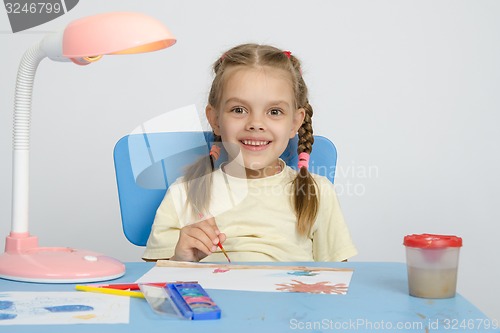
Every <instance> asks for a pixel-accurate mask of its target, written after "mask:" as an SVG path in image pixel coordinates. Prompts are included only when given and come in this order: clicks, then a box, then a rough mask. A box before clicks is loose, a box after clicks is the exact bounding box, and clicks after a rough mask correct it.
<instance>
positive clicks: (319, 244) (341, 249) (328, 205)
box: [312, 178, 358, 261]
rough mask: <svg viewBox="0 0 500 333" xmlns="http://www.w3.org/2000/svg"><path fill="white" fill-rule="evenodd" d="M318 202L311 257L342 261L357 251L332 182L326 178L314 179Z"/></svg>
mask: <svg viewBox="0 0 500 333" xmlns="http://www.w3.org/2000/svg"><path fill="white" fill-rule="evenodd" d="M316 181H317V183H318V187H319V194H320V199H319V200H320V203H319V210H318V216H317V219H316V222H315V225H314V226H313V230H312V233H313V234H312V239H313V257H314V260H315V261H343V260H346V259H348V258H350V257H352V256H354V255H356V254H357V253H358V251H357V249H356V247H355V246H354V243H353V241H352V239H351V234H350V232H349V229H348V227H347V224H346V223H345V221H344V216H343V214H342V211H341V209H340V204H339V201H338V199H337V194H336V193H335V189H334V186H333V184H332V183H331V182H330V181H329V180H328V179H326V178H324V179H316Z"/></svg>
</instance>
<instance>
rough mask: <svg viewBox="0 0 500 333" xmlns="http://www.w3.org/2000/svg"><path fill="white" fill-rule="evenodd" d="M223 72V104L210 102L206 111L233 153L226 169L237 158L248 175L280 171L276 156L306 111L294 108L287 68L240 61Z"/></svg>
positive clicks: (295, 130) (236, 161) (263, 174)
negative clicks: (255, 65) (212, 104)
mask: <svg viewBox="0 0 500 333" xmlns="http://www.w3.org/2000/svg"><path fill="white" fill-rule="evenodd" d="M225 75H227V77H226V81H225V84H224V87H223V89H224V90H223V93H222V98H221V102H220V105H219V106H218V109H215V108H214V107H213V106H210V105H209V106H207V109H206V113H207V118H208V120H209V122H210V125H211V126H212V129H213V130H214V132H215V134H216V135H220V136H221V137H222V142H223V144H224V148H225V149H226V150H227V152H228V154H229V157H230V163H229V164H228V167H227V168H226V172H228V173H231V172H230V171H229V170H230V169H231V167H232V168H233V170H234V167H235V163H237V164H240V165H243V166H244V168H245V171H246V176H247V177H252V178H262V177H266V176H270V175H273V174H276V173H277V172H278V170H279V168H280V165H279V160H278V158H279V156H280V155H281V154H282V153H283V152H284V151H285V149H286V147H287V145H288V140H289V139H290V138H293V137H294V136H295V134H296V133H297V131H298V129H299V128H300V126H301V125H302V122H303V120H304V115H305V111H304V110H303V109H296V108H295V99H294V95H293V89H292V85H291V82H290V79H289V77H288V75H289V74H288V73H287V72H285V71H284V70H281V69H274V68H270V67H259V68H246V67H236V68H232V69H229V70H228V72H226V73H225ZM240 154H241V155H240ZM239 155H240V156H239ZM240 169H241V167H240ZM236 173H237V172H236Z"/></svg>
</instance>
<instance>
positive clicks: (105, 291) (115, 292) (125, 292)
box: [75, 285, 144, 298]
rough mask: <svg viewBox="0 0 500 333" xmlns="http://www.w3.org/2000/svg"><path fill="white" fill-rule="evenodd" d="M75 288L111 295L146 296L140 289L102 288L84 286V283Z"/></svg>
mask: <svg viewBox="0 0 500 333" xmlns="http://www.w3.org/2000/svg"><path fill="white" fill-rule="evenodd" d="M75 289H76V290H79V291H88V292H93V293H102V294H110V295H118V296H130V297H138V298H144V295H143V294H142V293H141V292H140V291H131V290H120V289H111V288H100V287H91V286H82V285H76V286H75Z"/></svg>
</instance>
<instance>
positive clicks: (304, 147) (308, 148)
mask: <svg viewBox="0 0 500 333" xmlns="http://www.w3.org/2000/svg"><path fill="white" fill-rule="evenodd" d="M303 109H304V110H305V117H304V122H303V123H302V126H300V128H299V131H298V133H299V142H298V147H297V153H298V154H300V153H308V154H310V153H311V152H312V145H313V143H314V136H313V128H312V116H313V109H312V106H311V105H310V104H309V102H306V105H305V106H304V107H303Z"/></svg>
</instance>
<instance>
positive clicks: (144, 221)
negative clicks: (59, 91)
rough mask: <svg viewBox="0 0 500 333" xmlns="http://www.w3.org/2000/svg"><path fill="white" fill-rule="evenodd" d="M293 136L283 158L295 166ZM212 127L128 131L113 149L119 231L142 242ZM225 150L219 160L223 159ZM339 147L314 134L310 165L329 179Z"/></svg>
mask: <svg viewBox="0 0 500 333" xmlns="http://www.w3.org/2000/svg"><path fill="white" fill-rule="evenodd" d="M297 141H298V138H297V136H296V137H295V138H294V139H291V140H290V142H289V144H288V147H287V148H286V150H285V152H284V153H283V155H281V158H282V159H283V160H284V161H285V163H286V164H287V165H289V166H291V167H292V168H294V169H296V168H297V162H298V156H297ZM211 142H213V134H212V133H211V132H162V133H141V134H130V135H127V136H125V137H123V138H121V139H120V140H119V141H118V142H117V143H116V146H115V149H114V161H115V171H116V182H117V185H118V197H119V201H120V211H121V216H122V226H123V232H124V233H125V236H126V237H127V239H128V240H129V241H130V242H131V243H132V244H135V245H138V246H145V245H146V242H147V240H148V238H149V234H150V232H151V226H152V224H153V220H154V217H155V214H156V210H157V208H158V206H159V205H160V203H161V201H162V199H163V197H164V196H165V192H166V190H167V189H168V187H169V185H170V184H171V183H173V182H174V181H175V180H176V179H177V178H178V177H180V176H182V175H183V169H184V167H186V166H187V165H190V164H192V163H194V162H195V161H196V160H197V159H198V158H200V157H201V156H207V155H208V153H209V149H210V143H211ZM224 159H225V156H224V152H223V153H222V154H221V158H219V160H218V162H219V163H220V161H224ZM336 163H337V150H336V148H335V145H334V144H333V143H332V142H331V141H330V140H328V139H327V138H325V137H322V136H318V135H315V136H314V145H313V151H312V153H311V158H310V161H309V170H310V171H311V172H313V173H316V174H319V175H322V176H325V177H327V178H328V179H330V181H331V182H332V183H333V180H334V177H335V166H336Z"/></svg>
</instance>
